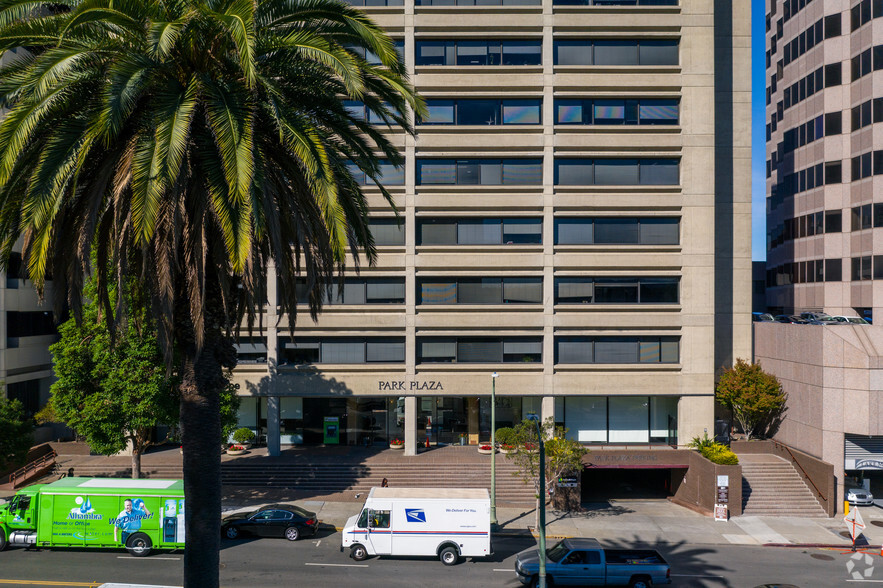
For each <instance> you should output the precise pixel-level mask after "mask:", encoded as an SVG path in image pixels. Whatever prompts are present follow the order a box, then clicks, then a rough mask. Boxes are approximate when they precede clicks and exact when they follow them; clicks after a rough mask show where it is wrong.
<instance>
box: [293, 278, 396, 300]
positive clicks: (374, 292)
mask: <svg viewBox="0 0 883 588" xmlns="http://www.w3.org/2000/svg"><path fill="white" fill-rule="evenodd" d="M296 288H297V300H298V302H299V303H303V304H305V303H307V302H308V301H309V296H310V291H309V290H308V289H307V283H306V281H305V280H298V282H297V286H296ZM404 303H405V279H404V278H370V277H365V278H361V277H360V278H346V279H345V280H344V282H343V284H341V283H339V282H334V283H332V284H330V285H329V286H328V288H327V289H326V290H325V291H324V293H323V296H322V304H324V305H348V304H404Z"/></svg>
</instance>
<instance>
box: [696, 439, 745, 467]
mask: <svg viewBox="0 0 883 588" xmlns="http://www.w3.org/2000/svg"><path fill="white" fill-rule="evenodd" d="M699 453H701V454H702V457H704V458H705V459H707V460H708V461H710V462H712V463H716V464H718V465H738V464H739V457H738V456H737V455H736V454H735V453H733V452H732V451H730V448H729V447H727V446H726V445H724V444H723V443H715V442H713V441H712V442H711V444H710V445H708V446H706V447H702V448H700V449H699Z"/></svg>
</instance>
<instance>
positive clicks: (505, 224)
mask: <svg viewBox="0 0 883 588" xmlns="http://www.w3.org/2000/svg"><path fill="white" fill-rule="evenodd" d="M542 242H543V222H542V219H538V218H508V219H507V218H504V219H500V218H482V219H473V218H460V219H457V218H431V219H420V220H419V221H418V223H417V244H418V245H539V244H541V243H542Z"/></svg>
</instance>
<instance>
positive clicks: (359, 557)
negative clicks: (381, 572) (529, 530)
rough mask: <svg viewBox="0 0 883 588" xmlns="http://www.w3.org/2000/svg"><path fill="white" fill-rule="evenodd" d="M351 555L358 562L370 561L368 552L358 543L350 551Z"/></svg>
mask: <svg viewBox="0 0 883 588" xmlns="http://www.w3.org/2000/svg"><path fill="white" fill-rule="evenodd" d="M350 555H351V556H352V558H353V559H354V560H356V561H365V560H366V559H368V550H367V549H365V547H364V546H362V545H359V544H358V543H357V544H355V545H353V548H352V549H351V550H350Z"/></svg>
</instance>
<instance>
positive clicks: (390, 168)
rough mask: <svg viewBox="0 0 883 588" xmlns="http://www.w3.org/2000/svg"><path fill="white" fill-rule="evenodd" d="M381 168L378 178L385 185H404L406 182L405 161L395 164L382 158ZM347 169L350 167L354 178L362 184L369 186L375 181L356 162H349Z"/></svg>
mask: <svg viewBox="0 0 883 588" xmlns="http://www.w3.org/2000/svg"><path fill="white" fill-rule="evenodd" d="M379 167H380V169H379V173H378V178H377V179H378V180H379V181H380V183H381V184H383V185H384V186H402V185H404V183H405V165H404V162H403V163H402V164H401V165H398V166H396V165H393V164H392V163H390V162H389V161H388V160H386V159H382V160H380V166H379ZM347 169H349V171H350V174H352V176H353V179H354V180H355V181H356V183H357V184H358V185H360V186H368V185H373V184H374V181H373V180H372V179H371V178H369V177H368V175H367V174H366V173H365V172H363V171H362V170H361V169H359V166H358V165H356V164H355V163H352V162H351V163H348V164H347Z"/></svg>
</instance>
